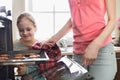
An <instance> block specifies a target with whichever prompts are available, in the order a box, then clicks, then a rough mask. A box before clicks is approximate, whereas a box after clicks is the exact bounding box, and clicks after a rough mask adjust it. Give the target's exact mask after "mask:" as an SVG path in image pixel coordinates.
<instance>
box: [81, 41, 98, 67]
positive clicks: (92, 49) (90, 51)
mask: <svg viewBox="0 0 120 80" xmlns="http://www.w3.org/2000/svg"><path fill="white" fill-rule="evenodd" d="M98 50H99V46H98V45H96V44H95V43H91V44H89V45H88V47H87V48H86V50H85V54H84V55H83V59H82V62H83V66H85V67H87V66H88V65H90V64H93V63H94V61H95V60H96V58H97V55H98Z"/></svg>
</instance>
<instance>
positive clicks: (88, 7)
mask: <svg viewBox="0 0 120 80" xmlns="http://www.w3.org/2000/svg"><path fill="white" fill-rule="evenodd" d="M69 4H70V10H71V16H72V18H71V20H72V21H73V32H74V43H73V45H74V49H73V50H74V52H75V53H77V54H83V53H84V51H85V49H86V47H87V46H88V44H89V43H90V42H91V41H92V40H94V39H95V38H96V37H97V36H98V35H99V34H100V33H101V31H103V29H104V27H105V25H106V24H105V20H104V16H105V14H106V6H105V0H69ZM109 42H111V37H109V38H108V39H107V40H106V41H105V43H104V44H103V46H105V45H106V44H108V43H109Z"/></svg>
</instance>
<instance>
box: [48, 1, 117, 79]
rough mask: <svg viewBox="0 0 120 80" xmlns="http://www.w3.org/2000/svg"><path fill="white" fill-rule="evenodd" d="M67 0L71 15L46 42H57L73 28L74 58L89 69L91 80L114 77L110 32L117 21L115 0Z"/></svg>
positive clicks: (114, 57)
mask: <svg viewBox="0 0 120 80" xmlns="http://www.w3.org/2000/svg"><path fill="white" fill-rule="evenodd" d="M68 1H69V5H70V11H71V18H70V19H69V20H68V21H67V23H66V24H65V25H64V26H63V28H62V29H61V30H60V31H58V32H57V33H56V34H55V35H53V36H52V37H51V38H50V39H49V40H48V42H57V41H58V40H60V39H61V38H62V37H63V36H64V35H66V34H67V33H68V32H69V31H70V30H71V29H72V30H73V38H74V42H73V53H74V55H73V59H74V60H76V61H77V62H78V63H80V64H81V65H83V66H84V67H87V68H88V71H89V72H90V73H91V74H92V75H93V77H94V79H93V80H113V79H114V76H115V74H116V71H117V67H116V56H115V52H114V46H113V44H112V43H111V42H112V38H111V33H112V31H113V29H114V27H115V22H116V0H68ZM106 14H107V16H108V18H107V23H106V21H105V15H106ZM78 80H79V79H78Z"/></svg>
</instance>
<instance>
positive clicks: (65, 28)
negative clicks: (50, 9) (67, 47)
mask: <svg viewBox="0 0 120 80" xmlns="http://www.w3.org/2000/svg"><path fill="white" fill-rule="evenodd" d="M71 28H72V23H71V19H69V20H68V21H67V23H66V24H65V25H64V26H63V28H62V29H60V30H59V31H58V32H57V33H56V34H55V35H53V36H52V37H51V38H50V39H49V40H48V41H47V42H55V43H56V42H57V41H58V40H59V39H60V38H62V37H63V36H64V35H66V34H67V33H68V32H69V31H70V30H71Z"/></svg>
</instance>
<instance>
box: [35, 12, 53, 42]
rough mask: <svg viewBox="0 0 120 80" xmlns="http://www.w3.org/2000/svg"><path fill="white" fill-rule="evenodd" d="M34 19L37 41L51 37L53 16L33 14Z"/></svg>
mask: <svg viewBox="0 0 120 80" xmlns="http://www.w3.org/2000/svg"><path fill="white" fill-rule="evenodd" d="M34 18H35V20H36V25H37V33H36V38H37V39H39V40H43V39H46V38H48V37H50V36H52V35H53V30H54V29H53V28H54V27H53V14H49V13H34Z"/></svg>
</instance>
